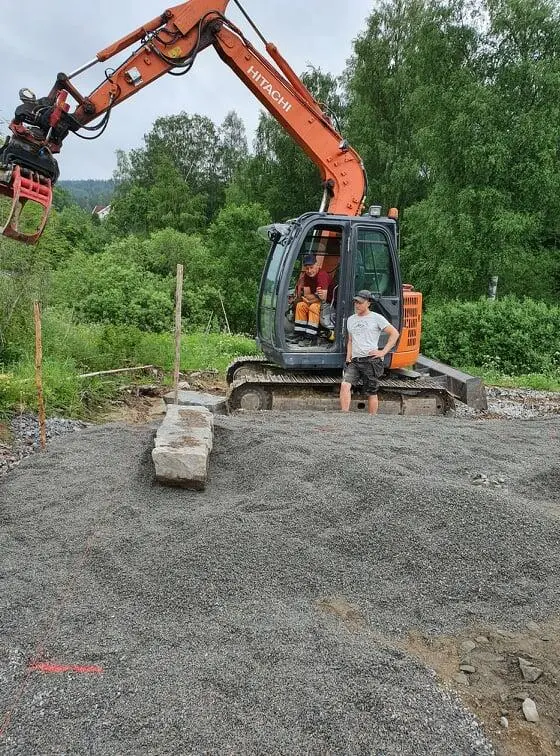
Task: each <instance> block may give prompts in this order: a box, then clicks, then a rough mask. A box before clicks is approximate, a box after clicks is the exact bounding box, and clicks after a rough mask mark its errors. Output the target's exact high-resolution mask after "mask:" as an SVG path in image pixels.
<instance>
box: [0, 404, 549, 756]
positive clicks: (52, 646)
mask: <svg viewBox="0 0 560 756" xmlns="http://www.w3.org/2000/svg"><path fill="white" fill-rule="evenodd" d="M481 420H482V418H460V417H454V418H426V417H424V418H421V417H418V418H414V417H407V418H403V417H394V416H379V417H377V418H370V417H368V416H367V415H362V414H358V413H356V414H351V415H350V416H342V415H340V414H339V413H306V414H298V413H286V414H280V413H274V412H270V413H261V414H251V413H240V414H238V415H234V416H230V417H219V418H217V419H216V433H215V449H214V451H213V452H212V455H211V478H210V481H209V485H208V487H207V489H206V491H204V492H201V493H195V492H188V491H182V490H177V489H167V488H164V487H162V486H159V485H157V484H155V482H154V480H153V467H152V464H151V459H150V450H151V445H152V438H153V433H154V429H155V427H156V423H155V422H154V423H152V425H151V426H150V425H148V426H147V425H138V424H135V425H123V424H122V423H121V424H118V425H115V424H113V425H104V426H101V427H88V428H85V429H84V430H81V431H80V432H78V433H69V434H66V435H63V436H59V437H56V438H53V439H52V441H51V442H50V443H49V448H48V451H47V452H46V453H38V454H33V455H30V456H28V457H26V458H25V459H23V461H22V462H21V463H20V464H19V465H18V466H17V467H14V468H13V469H11V470H10V471H9V472H8V473H7V474H6V475H4V477H3V478H2V479H1V480H0V575H1V576H2V579H1V583H2V587H1V591H0V601H1V611H0V618H1V624H2V627H1V632H0V752H3V753H6V754H7V755H8V754H9V756H12V754H14V755H15V754H17V755H18V756H19V755H20V754H21V755H23V754H25V756H28V755H31V756H35V755H36V756H39V755H41V756H43V754H61V753H68V754H88V755H89V754H103V755H105V754H107V755H108V754H111V755H112V754H115V753H123V754H124V753H142V754H154V755H155V754H158V756H159V754H175V753H185V754H200V753H205V754H222V753H228V754H257V753H271V754H299V753H306V754H317V755H319V754H321V755H322V754H339V753H340V754H364V755H365V754H368V755H369V754H376V755H377V756H389V755H392V754H399V756H400V755H401V754H405V755H406V754H411V755H412V754H414V756H418V755H419V754H430V756H432V754H438V756H439V754H442V755H443V756H446V755H447V754H449V756H457V755H458V754H459V755H461V754H465V756H467V754H468V755H471V756H472V755H474V754H490V753H498V754H506V755H508V756H509V755H511V756H521V754H523V756H525V755H527V756H532V754H535V756H536V755H537V754H556V753H559V752H560V719H559V718H560V648H559V637H560V635H559V629H560V579H559V578H560V466H559V464H558V449H559V448H560V445H559V439H560V417H558V416H556V415H555V414H550V413H547V416H544V417H537V418H535V419H530V420H519V419H517V420H511V419H499V420H497V419H488V418H486V419H484V422H482V421H481ZM135 422H136V420H135ZM484 480H485V481H487V482H488V485H483V484H481V481H484ZM519 659H522V660H523V661H524V663H525V665H524V666H523V665H521V663H520V661H519ZM522 666H523V668H522ZM461 667H463V669H461ZM533 678H534V679H533ZM526 698H531V700H533V701H534V702H535V705H536V708H537V711H538V716H539V721H538V722H536V723H530V722H528V721H526V719H525V716H524V715H523V712H522V710H521V708H522V704H523V701H524V700H525V699H526ZM506 720H507V722H506ZM2 749H3V750H2Z"/></svg>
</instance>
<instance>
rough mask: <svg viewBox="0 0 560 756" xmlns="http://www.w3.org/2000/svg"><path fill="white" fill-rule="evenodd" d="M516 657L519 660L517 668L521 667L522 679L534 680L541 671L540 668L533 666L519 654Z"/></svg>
mask: <svg viewBox="0 0 560 756" xmlns="http://www.w3.org/2000/svg"><path fill="white" fill-rule="evenodd" d="M517 659H518V661H519V668H520V669H521V674H522V675H523V679H524V680H526V681H527V682H536V680H538V679H539V677H540V676H541V675H542V673H543V671H542V669H539V668H538V667H535V665H534V664H532V663H531V662H530V661H527V659H522V658H521V657H520V656H518V657H517Z"/></svg>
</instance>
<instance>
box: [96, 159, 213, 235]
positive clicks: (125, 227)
mask: <svg viewBox="0 0 560 756" xmlns="http://www.w3.org/2000/svg"><path fill="white" fill-rule="evenodd" d="M152 170H153V176H152V180H151V182H150V183H149V184H144V183H142V182H129V183H126V184H124V185H123V186H122V187H120V188H119V190H118V191H117V193H116V196H115V199H114V201H113V204H112V206H111V212H110V214H109V216H108V218H107V220H106V221H105V222H104V225H106V230H107V231H108V232H111V233H116V234H117V235H121V236H122V235H126V234H130V233H136V234H150V233H151V232H153V231H156V230H158V229H162V228H168V227H169V228H174V229H176V230H177V231H181V232H182V233H195V232H196V231H200V230H201V229H202V228H203V227H204V226H205V210H206V198H205V197H204V196H203V195H200V194H198V195H197V194H193V192H192V191H191V189H190V187H189V184H188V183H187V182H186V181H185V179H183V178H182V176H181V175H180V173H179V170H178V168H177V167H176V166H174V165H173V164H172V163H171V162H170V160H169V158H167V157H165V156H161V157H160V158H159V162H157V163H155V164H154V165H153V166H152Z"/></svg>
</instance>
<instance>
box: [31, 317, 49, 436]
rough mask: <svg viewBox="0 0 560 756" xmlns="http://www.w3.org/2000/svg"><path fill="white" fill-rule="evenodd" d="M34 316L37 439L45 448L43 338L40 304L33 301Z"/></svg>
mask: <svg viewBox="0 0 560 756" xmlns="http://www.w3.org/2000/svg"><path fill="white" fill-rule="evenodd" d="M33 313H34V317H35V384H36V385H37V405H38V408H39V439H40V442H41V449H46V448H47V421H46V416H45V400H44V397H43V338H42V333H41V305H40V304H39V302H34V303H33Z"/></svg>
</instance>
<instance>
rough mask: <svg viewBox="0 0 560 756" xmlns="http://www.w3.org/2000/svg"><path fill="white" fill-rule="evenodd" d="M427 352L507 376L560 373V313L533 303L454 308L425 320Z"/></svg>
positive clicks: (444, 307) (439, 308)
mask: <svg viewBox="0 0 560 756" xmlns="http://www.w3.org/2000/svg"><path fill="white" fill-rule="evenodd" d="M422 351H423V353H424V354H425V355H426V356H429V357H433V358H434V359H438V360H441V361H442V362H447V363H449V364H451V365H455V366H467V365H473V366H475V367H480V368H484V369H486V370H494V371H496V372H498V373H501V374H507V375H520V374H529V373H542V374H545V375H558V373H559V371H560V307H558V306H553V305H547V304H545V303H544V302H536V301H534V300H532V299H523V300H520V299H516V298H514V297H505V298H504V299H502V300H497V301H495V302H493V301H491V300H489V299H480V300H478V301H476V302H448V303H445V304H440V305H434V306H432V307H430V308H428V309H427V311H426V313H425V314H424V324H423V337H422Z"/></svg>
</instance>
